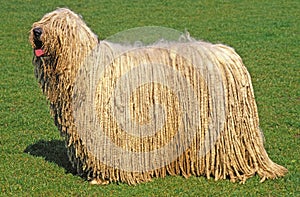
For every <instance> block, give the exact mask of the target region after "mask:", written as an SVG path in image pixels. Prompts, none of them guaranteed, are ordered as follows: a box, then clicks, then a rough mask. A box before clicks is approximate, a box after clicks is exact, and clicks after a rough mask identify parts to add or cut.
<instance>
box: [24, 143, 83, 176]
mask: <svg viewBox="0 0 300 197" xmlns="http://www.w3.org/2000/svg"><path fill="white" fill-rule="evenodd" d="M24 153H28V154H30V155H32V156H35V157H43V158H44V159H45V160H46V161H48V162H53V163H56V164H57V165H58V166H59V167H62V168H64V169H65V171H66V173H71V174H73V175H77V173H76V170H75V169H74V168H72V164H71V163H70V161H69V160H68V155H67V149H66V147H65V142H64V141H63V140H50V141H45V140H40V141H38V142H36V143H34V144H32V145H29V146H27V148H26V149H25V150H24Z"/></svg>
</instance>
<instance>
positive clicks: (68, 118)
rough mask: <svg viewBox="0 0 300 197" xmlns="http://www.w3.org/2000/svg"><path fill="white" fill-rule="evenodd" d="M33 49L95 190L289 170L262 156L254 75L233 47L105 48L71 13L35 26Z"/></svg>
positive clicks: (73, 156) (78, 165)
mask: <svg viewBox="0 0 300 197" xmlns="http://www.w3.org/2000/svg"><path fill="white" fill-rule="evenodd" d="M30 42H31V44H32V47H33V49H34V57H33V64H34V66H35V76H36V78H37V79H38V82H39V84H40V86H41V88H42V91H43V93H44V94H45V95H46V97H47V98H48V100H49V102H50V108H51V113H52V115H53V117H54V121H55V124H56V126H57V127H58V129H59V130H60V132H61V134H62V136H64V138H65V142H66V147H67V150H68V157H69V160H70V161H71V163H72V165H73V167H74V168H75V169H77V172H78V174H80V175H81V176H83V177H85V178H86V179H87V180H90V181H91V183H96V184H107V183H109V182H125V183H128V184H137V183H140V182H146V181H150V180H151V178H153V177H165V176H166V175H182V176H184V177H189V176H191V175H195V176H201V175H204V176H206V177H207V178H210V177H214V179H215V180H218V179H226V178H229V179H230V180H231V181H241V182H242V183H243V182H245V181H246V180H247V179H248V178H250V177H252V176H253V175H255V174H258V175H259V176H260V177H261V180H262V181H264V180H265V179H274V178H277V177H280V176H283V175H284V174H285V173H286V172H287V170H286V169H285V168H284V167H282V166H280V165H277V164H276V163H274V162H272V161H271V160H270V158H269V157H268V155H267V153H266V151H265V149H264V146H263V138H262V135H261V132H260V129H259V120H258V115H257V107H256V103H255V100H254V94H253V88H252V85H251V79H250V75H249V73H248V71H247V70H246V68H245V66H244V65H243V63H242V60H241V58H240V57H239V56H238V54H236V53H235V51H234V50H233V49H232V48H230V47H227V46H225V45H221V44H218V45H214V44H210V43H207V42H202V41H201V42H200V41H196V40H193V39H189V40H188V41H187V42H177V43H176V42H163V41H162V42H158V43H154V44H152V45H148V46H139V47H136V46H129V45H126V46H125V45H124V46H122V44H117V43H110V42H108V41H99V40H98V38H97V36H96V35H95V34H94V33H93V32H92V31H91V30H90V29H89V28H88V27H87V25H86V24H85V23H84V21H83V20H82V18H81V17H80V16H79V15H77V14H75V13H73V12H72V11H70V10H69V9H65V8H61V9H57V10H55V11H53V12H51V13H48V14H46V15H45V16H44V17H43V18H42V19H41V20H40V21H38V22H35V23H34V24H33V26H32V29H31V32H30ZM153 131H155V132H153Z"/></svg>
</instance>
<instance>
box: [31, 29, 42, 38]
mask: <svg viewBox="0 0 300 197" xmlns="http://www.w3.org/2000/svg"><path fill="white" fill-rule="evenodd" d="M32 31H33V34H34V36H35V37H36V38H40V36H41V35H42V33H43V30H42V28H40V27H36V28H34V29H33V30H32Z"/></svg>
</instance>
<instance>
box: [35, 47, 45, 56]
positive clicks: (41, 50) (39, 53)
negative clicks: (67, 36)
mask: <svg viewBox="0 0 300 197" xmlns="http://www.w3.org/2000/svg"><path fill="white" fill-rule="evenodd" d="M34 53H35V55H36V56H37V57H41V56H42V55H44V51H43V49H36V50H34Z"/></svg>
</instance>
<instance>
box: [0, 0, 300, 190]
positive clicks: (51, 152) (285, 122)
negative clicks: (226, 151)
mask: <svg viewBox="0 0 300 197" xmlns="http://www.w3.org/2000/svg"><path fill="white" fill-rule="evenodd" d="M0 7H1V8H0V17H1V20H0V54H1V55H0V132H1V136H0V189H1V191H0V196H2V195H3V196H7V195H8V196H77V195H78V196H110V195H111V196H300V151H299V149H300V118H299V117H300V115H299V112H300V65H299V63H300V57H299V55H300V50H299V45H300V22H299V21H300V12H299V10H300V1H299V0H294V1H293V0H273V1H261V0H251V1H246V0H234V1H226V0H216V1H187V2H185V1H182V0H173V1H161V0H150V1H142V0H102V1H101V0H99V1H87V2H80V1H78V2H77V1H71V0H69V1H61V0H59V1H58V0H53V1H37V0H22V1H21V0H12V1H4V0H1V6H0ZM56 7H69V8H71V9H72V10H74V11H75V12H77V13H80V14H81V15H82V16H83V17H84V19H85V21H86V22H87V24H88V25H89V26H90V27H91V28H92V30H93V31H94V32H95V33H97V34H98V35H99V37H100V39H105V38H106V37H109V36H110V35H113V34H115V33H117V32H120V31H123V30H127V29H129V28H133V27H139V26H148V25H156V26H164V27H170V28H174V29H177V30H179V31H184V30H185V29H187V30H188V31H189V32H190V34H191V35H192V36H193V37H196V38H198V39H202V40H206V41H210V42H214V43H225V44H228V45H230V46H232V47H234V48H235V49H236V50H237V52H238V53H239V54H240V55H241V56H242V58H243V60H244V63H245V64H246V66H247V68H248V70H249V72H250V74H251V76H252V82H253V86H254V90H255V95H256V101H257V104H258V109H259V116H260V126H261V128H262V129H263V131H264V133H265V137H266V149H267V151H268V154H269V156H270V157H271V158H272V160H274V161H275V162H277V163H279V164H281V165H283V166H285V167H287V168H288V170H289V173H288V174H287V175H286V176H285V177H284V178H280V179H277V180H269V181H266V182H265V183H263V184H260V183H259V178H258V177H257V176H255V177H253V178H251V179H250V180H248V181H247V182H246V184H245V185H240V184H237V183H230V182H229V181H228V180H225V181H217V182H215V181H213V180H207V179H206V178H203V177H191V178H189V179H184V178H182V177H167V178H164V179H154V180H153V181H152V182H149V183H145V184H140V185H137V186H135V187H133V186H128V185H126V184H110V185H108V186H104V187H102V186H92V185H89V184H88V183H87V182H86V181H84V180H83V179H82V178H80V177H79V176H76V175H74V174H73V173H72V169H71V168H70V165H69V163H68V161H67V158H66V151H65V149H64V145H63V141H62V140H61V138H60V136H59V133H58V130H57V129H56V127H55V126H54V124H53V121H52V118H51V117H50V114H49V110H48V104H47V101H46V99H45V97H44V96H43V95H42V93H41V91H40V89H39V87H38V85H37V81H36V80H35V78H34V75H33V66H32V65H31V58H32V50H31V47H30V45H29V43H28V31H29V30H30V27H31V24H32V23H33V22H34V21H37V20H39V19H40V18H41V17H42V16H43V15H44V14H45V13H47V12H49V11H52V10H54V9H55V8H56Z"/></svg>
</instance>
